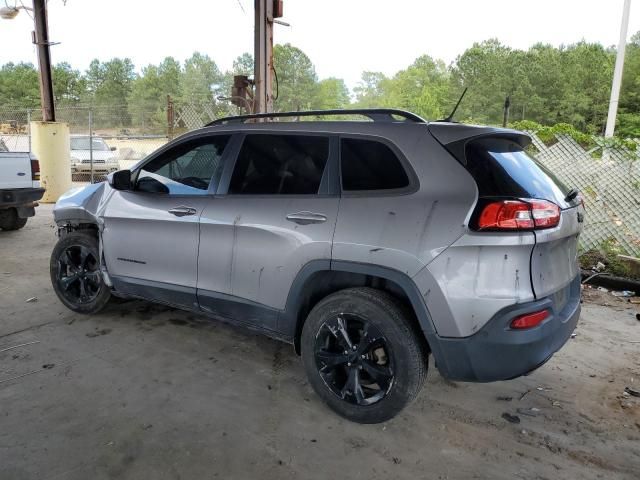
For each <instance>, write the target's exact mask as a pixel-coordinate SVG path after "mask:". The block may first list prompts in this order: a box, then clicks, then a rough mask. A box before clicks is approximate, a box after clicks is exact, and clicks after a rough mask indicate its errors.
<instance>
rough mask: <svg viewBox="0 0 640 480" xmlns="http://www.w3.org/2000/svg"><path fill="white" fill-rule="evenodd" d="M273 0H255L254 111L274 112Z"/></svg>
mask: <svg viewBox="0 0 640 480" xmlns="http://www.w3.org/2000/svg"><path fill="white" fill-rule="evenodd" d="M273 6H274V3H273V0H255V45H254V57H255V58H254V74H253V78H254V82H255V94H254V106H253V112H254V113H270V112H273V82H272V75H273V73H272V71H273Z"/></svg>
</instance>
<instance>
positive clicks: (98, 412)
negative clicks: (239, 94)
mask: <svg viewBox="0 0 640 480" xmlns="http://www.w3.org/2000/svg"><path fill="white" fill-rule="evenodd" d="M55 240H56V239H55V236H54V228H53V224H52V219H51V206H46V205H44V206H41V207H39V208H38V214H37V216H36V217H35V218H33V219H30V220H29V222H28V223H27V226H26V227H25V228H24V229H23V230H20V231H18V232H0V479H2V480H22V479H65V480H66V479H77V480H86V479H111V478H118V479H136V480H138V479H152V480H164V479H217V478H220V479H249V478H261V479H284V478H301V479H326V478H346V479H367V480H370V479H376V478H410V479H469V478H481V479H485V478H487V479H489V478H490V479H513V478H521V479H554V480H556V479H578V478H579V479H581V480H583V479H596V478H602V479H638V478H640V398H636V397H633V396H625V395H624V394H623V392H624V389H625V387H632V388H636V389H638V388H640V354H639V351H640V343H638V342H640V321H638V320H636V313H637V312H638V311H639V310H638V308H637V307H638V306H637V305H632V304H629V303H625V302H624V301H622V300H620V299H617V298H615V297H613V296H612V295H610V294H609V293H605V292H599V291H597V290H585V297H586V299H585V303H584V305H583V307H584V309H583V315H582V318H581V321H580V323H579V326H578V328H577V330H576V333H577V335H576V337H575V338H573V339H571V340H570V341H569V342H568V344H567V345H566V346H565V347H564V348H563V349H562V350H561V351H560V352H559V353H558V354H556V355H555V356H554V357H553V358H552V360H551V361H550V362H548V363H547V364H546V365H545V366H543V367H542V368H540V369H539V370H538V371H536V372H534V373H533V374H532V375H530V376H528V377H523V378H520V379H517V380H512V381H509V382H499V383H493V384H465V383H453V382H448V381H445V380H443V379H442V378H441V377H440V376H439V375H438V373H437V370H436V369H435V368H433V365H431V369H430V371H429V376H428V381H427V383H426V385H425V388H424V389H423V391H422V393H421V394H420V396H419V397H418V399H417V400H416V402H415V403H414V404H413V405H411V406H410V407H409V408H407V409H406V410H405V411H404V412H403V413H402V414H401V415H399V416H398V417H397V418H395V419H394V420H392V421H390V422H387V423H386V424H381V425H356V424H352V423H349V422H347V421H345V420H342V419H340V418H339V417H337V416H336V415H334V414H333V413H332V412H331V411H330V410H328V409H327V408H326V407H325V406H324V405H323V404H322V403H321V402H320V401H319V400H318V398H317V397H316V396H315V394H314V393H313V391H312V390H311V388H310V386H309V385H308V383H307V381H306V379H305V375H304V372H303V369H302V365H301V362H300V361H299V359H298V357H297V356H296V355H295V353H294V352H293V349H292V348H291V347H289V346H288V345H285V344H281V343H278V342H276V341H273V340H269V339H267V338H263V337H261V336H258V335H256V334H254V333H251V332H249V331H246V330H243V329H239V328H235V327H230V326H227V325H224V324H222V323H220V322H214V321H210V320H207V319H205V318H204V317H199V316H196V315H193V314H190V313H184V312H180V311H176V310H171V309H168V308H165V307H161V306H154V305H151V304H147V303H143V302H128V303H123V304H119V305H114V306H111V307H110V308H109V309H108V311H106V312H104V313H102V314H100V315H96V316H93V317H84V316H81V315H77V314H73V313H72V312H70V311H68V310H66V309H65V308H64V307H63V306H62V305H61V304H60V303H59V302H58V301H57V299H56V298H55V295H54V293H53V291H52V288H51V286H50V281H49V273H48V262H49V254H50V251H51V248H52V246H53V244H54V242H55ZM32 297H36V298H37V301H28V300H29V299H31V298H32ZM605 304H606V305H605ZM25 344H26V345H25ZM19 345H22V346H19ZM14 347H15V348H14ZM496 361H500V359H499V358H496ZM504 413H508V414H510V415H516V416H517V417H518V418H519V423H510V422H508V421H507V420H506V419H505V418H503V414H504Z"/></svg>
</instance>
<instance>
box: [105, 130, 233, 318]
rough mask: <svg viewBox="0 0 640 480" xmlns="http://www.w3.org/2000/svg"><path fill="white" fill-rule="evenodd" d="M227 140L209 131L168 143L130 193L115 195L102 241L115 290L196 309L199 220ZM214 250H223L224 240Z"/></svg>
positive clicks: (139, 172) (144, 168)
mask: <svg viewBox="0 0 640 480" xmlns="http://www.w3.org/2000/svg"><path fill="white" fill-rule="evenodd" d="M229 140H230V136H229V135H208V136H199V137H197V138H192V139H189V140H185V141H183V142H181V143H179V144H176V145H173V146H171V147H169V148H168V149H166V150H164V151H161V152H160V153H158V154H157V155H155V156H154V157H153V158H152V159H150V160H149V161H148V162H147V163H145V164H144V165H142V166H141V168H140V169H139V170H137V171H136V172H135V174H134V176H135V186H134V188H133V190H132V191H115V192H114V193H113V196H112V197H111V199H110V200H109V202H108V204H107V207H106V209H105V212H104V231H103V233H102V238H103V246H104V247H103V248H104V257H105V262H106V264H107V268H108V270H109V274H110V276H111V278H112V279H113V282H114V285H115V287H116V289H118V290H121V291H123V292H124V293H129V294H132V295H137V296H141V297H145V298H149V299H151V300H159V301H164V302H167V303H171V304H176V305H184V306H187V307H192V308H195V307H197V301H196V282H197V271H198V265H197V259H198V248H199V243H200V228H199V219H200V215H201V213H202V211H203V209H204V208H205V205H206V204H207V202H208V200H209V199H210V198H211V196H212V194H213V193H214V192H215V188H216V187H217V183H218V180H219V178H220V175H221V172H222V167H223V153H224V151H225V148H226V146H227V144H228V143H229ZM227 247H228V249H229V251H230V248H231V245H230V244H229V245H228V246H227ZM219 248H220V249H221V251H223V252H224V248H225V246H224V245H219ZM220 274H222V275H224V272H221V273H220Z"/></svg>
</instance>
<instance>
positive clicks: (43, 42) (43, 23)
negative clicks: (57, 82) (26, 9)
mask: <svg viewBox="0 0 640 480" xmlns="http://www.w3.org/2000/svg"><path fill="white" fill-rule="evenodd" d="M33 22H34V25H35V31H34V32H33V37H32V40H33V43H34V44H35V45H36V49H37V51H38V67H39V68H38V70H39V77H40V101H41V103H42V120H43V121H45V122H55V121H56V112H55V107H54V103H53V81H52V78H51V55H50V51H49V32H48V27H47V2H46V0H33Z"/></svg>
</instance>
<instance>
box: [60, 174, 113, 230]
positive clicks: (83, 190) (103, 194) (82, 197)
mask: <svg viewBox="0 0 640 480" xmlns="http://www.w3.org/2000/svg"><path fill="white" fill-rule="evenodd" d="M113 192H114V190H113V189H112V188H111V187H110V186H109V184H108V183H107V182H100V183H94V184H90V185H86V186H84V187H76V188H72V189H71V190H68V191H67V192H65V193H64V194H63V195H62V196H61V197H60V198H59V199H58V201H57V202H56V204H55V206H54V207H53V218H54V220H55V222H56V223H57V224H58V225H60V224H64V223H94V224H97V225H98V226H100V225H102V219H101V214H102V210H103V208H104V206H105V203H106V201H107V200H108V199H109V197H110V196H111V195H112V194H113Z"/></svg>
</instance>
